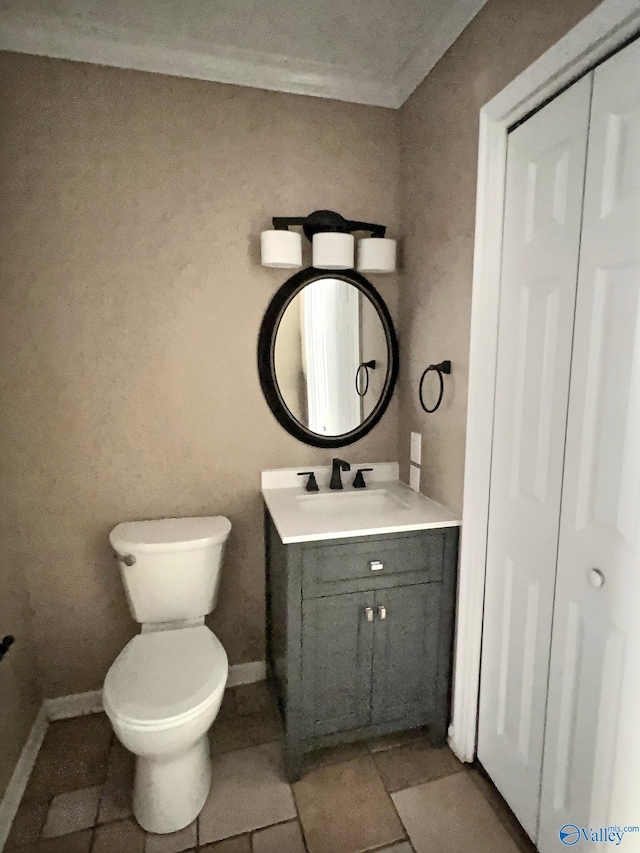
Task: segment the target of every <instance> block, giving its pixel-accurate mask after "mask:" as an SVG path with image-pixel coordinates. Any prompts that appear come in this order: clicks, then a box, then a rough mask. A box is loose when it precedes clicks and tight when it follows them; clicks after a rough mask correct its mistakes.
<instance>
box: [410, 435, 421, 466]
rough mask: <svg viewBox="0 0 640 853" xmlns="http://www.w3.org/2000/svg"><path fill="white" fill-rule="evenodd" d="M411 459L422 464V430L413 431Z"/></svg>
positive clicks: (417, 463)
mask: <svg viewBox="0 0 640 853" xmlns="http://www.w3.org/2000/svg"><path fill="white" fill-rule="evenodd" d="M410 456H411V461H412V462H415V463H416V465H420V462H421V460H422V433H420V432H412V433H411V454H410Z"/></svg>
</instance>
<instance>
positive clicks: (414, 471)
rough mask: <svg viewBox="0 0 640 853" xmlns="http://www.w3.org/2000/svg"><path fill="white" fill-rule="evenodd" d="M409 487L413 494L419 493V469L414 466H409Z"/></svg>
mask: <svg viewBox="0 0 640 853" xmlns="http://www.w3.org/2000/svg"><path fill="white" fill-rule="evenodd" d="M409 485H410V486H411V488H412V489H413V491H414V492H419V491H420V469H419V468H417V467H416V466H415V465H410V466H409Z"/></svg>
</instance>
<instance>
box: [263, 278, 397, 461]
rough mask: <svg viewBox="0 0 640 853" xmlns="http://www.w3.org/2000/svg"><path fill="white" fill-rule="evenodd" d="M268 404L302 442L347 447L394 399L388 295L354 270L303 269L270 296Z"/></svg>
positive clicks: (265, 369)
mask: <svg viewBox="0 0 640 853" xmlns="http://www.w3.org/2000/svg"><path fill="white" fill-rule="evenodd" d="M258 372H259V375H260V384H261V386H262V391H263V393H264V396H265V398H266V401H267V403H268V404H269V408H270V409H271V411H272V412H273V414H274V415H275V417H276V418H277V420H278V422H279V423H280V424H281V425H282V426H283V427H284V428H285V429H286V430H287V432H289V433H290V434H291V435H293V436H295V437H296V438H297V439H299V440H300V441H304V442H305V443H306V444H311V445H313V446H315V447H344V446H345V445H347V444H352V443H353V442H354V441H357V440H358V439H359V438H362V436H364V435H366V434H367V433H368V432H369V431H370V430H371V429H372V428H373V427H374V426H375V425H376V424H377V423H378V421H379V420H380V418H381V417H382V415H383V414H384V412H385V409H386V408H387V406H388V405H389V400H390V399H391V395H392V394H393V388H394V385H395V382H396V378H397V375H398V343H397V340H396V335H395V331H394V328H393V322H392V320H391V315H390V314H389V311H388V309H387V306H386V305H385V304H384V301H383V300H382V298H381V297H380V295H379V294H378V292H377V291H376V289H375V288H374V287H373V285H372V284H370V282H368V281H367V279H366V278H364V276H362V275H360V274H359V273H356V272H354V271H352V270H349V271H346V272H342V271H341V272H333V271H331V272H329V271H324V270H318V269H314V268H310V269H306V270H302V271H301V272H299V273H296V275H294V276H292V277H291V278H290V279H289V280H288V281H286V282H285V283H284V284H283V285H282V287H281V288H280V290H278V292H277V293H276V295H275V296H274V297H273V299H272V300H271V303H270V305H269V307H268V308H267V311H266V313H265V316H264V319H263V321H262V327H261V329H260V336H259V338H258Z"/></svg>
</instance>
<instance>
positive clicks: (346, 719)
mask: <svg viewBox="0 0 640 853" xmlns="http://www.w3.org/2000/svg"><path fill="white" fill-rule="evenodd" d="M367 607H371V608H373V607H374V594H373V593H364V592H355V593H345V594H344V595H328V596H325V597H324V598H313V599H307V600H306V601H305V602H304V604H303V608H302V692H303V696H304V716H305V721H306V724H305V728H306V730H307V731H308V732H309V733H311V734H314V735H324V734H330V733H331V732H339V731H345V730H347V729H354V728H358V727H360V726H366V725H368V724H369V715H370V698H371V656H372V646H373V625H374V623H373V622H370V621H368V620H367V615H366V608H367Z"/></svg>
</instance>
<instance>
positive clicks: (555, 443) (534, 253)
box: [478, 75, 591, 837]
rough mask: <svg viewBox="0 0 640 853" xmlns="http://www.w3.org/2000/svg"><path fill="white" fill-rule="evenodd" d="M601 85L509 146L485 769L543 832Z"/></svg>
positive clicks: (547, 114) (570, 97) (575, 90)
mask: <svg viewBox="0 0 640 853" xmlns="http://www.w3.org/2000/svg"><path fill="white" fill-rule="evenodd" d="M590 97H591V75H589V77H585V78H583V79H582V80H580V81H579V82H578V83H576V84H575V85H574V86H572V87H571V88H570V89H568V90H567V91H566V92H564V93H563V94H561V95H560V96H558V97H557V98H556V99H555V100H553V101H552V102H551V103H549V104H547V105H546V106H545V107H544V109H542V110H541V111H540V112H538V113H537V114H535V115H534V116H532V118H530V119H529V120H528V121H527V122H526V123H524V124H523V125H521V126H520V127H519V128H517V129H516V130H515V131H513V133H511V135H510V137H509V145H508V156H507V185H506V199H505V218H504V250H503V263H502V281H501V292H500V320H499V347H498V365H497V388H496V402H495V416H494V439H493V460H492V472H491V493H490V509H489V536H488V549H487V580H486V591H485V610H484V628H483V646H482V671H481V690H480V715H479V733H478V757H479V759H480V761H481V762H482V764H483V765H484V767H485V768H486V770H487V771H488V773H489V774H490V776H491V777H492V779H493V781H494V782H495V784H496V786H497V788H498V789H499V790H500V792H501V793H502V795H503V797H504V798H505V799H506V801H507V802H508V803H509V805H510V807H511V808H512V810H513V811H514V813H515V814H516V816H517V817H518V819H519V821H520V822H521V824H522V825H523V826H524V828H525V829H526V830H527V832H528V833H529V835H531V836H532V837H533V836H535V833H536V829H537V819H538V808H539V797H540V779H541V770H542V751H543V735H544V721H545V710H546V696H547V678H548V671H549V648H550V642H551V620H552V610H553V587H554V579H555V572H556V557H557V545H558V526H559V515H560V493H561V483H562V464H563V456H564V440H565V428H566V418H567V399H568V388H569V372H570V362H571V343H572V334H573V319H574V310H575V292H576V282H577V275H578V256H579V244H580V227H581V217H582V204H583V190H584V170H585V156H586V144H587V135H588V121H589V103H590Z"/></svg>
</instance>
